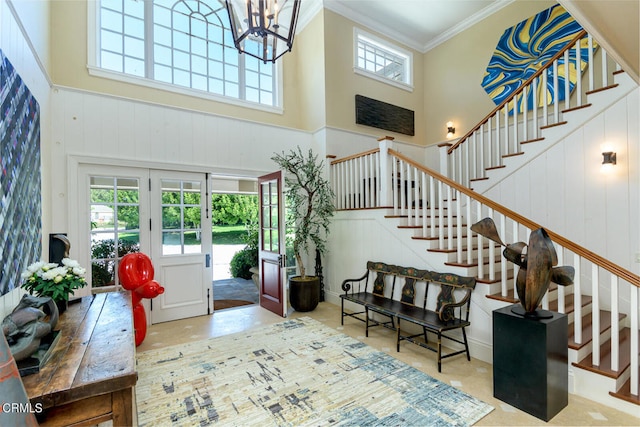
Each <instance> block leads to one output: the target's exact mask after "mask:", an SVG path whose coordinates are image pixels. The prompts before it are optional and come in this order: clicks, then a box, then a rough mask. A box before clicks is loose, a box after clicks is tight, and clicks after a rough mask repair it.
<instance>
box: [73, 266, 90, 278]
mask: <svg viewBox="0 0 640 427" xmlns="http://www.w3.org/2000/svg"><path fill="white" fill-rule="evenodd" d="M72 271H73V274H75V275H76V276H84V273H86V272H87V269H86V268H82V267H80V266H78V267H73V270H72Z"/></svg>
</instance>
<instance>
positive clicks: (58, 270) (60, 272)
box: [42, 267, 67, 283]
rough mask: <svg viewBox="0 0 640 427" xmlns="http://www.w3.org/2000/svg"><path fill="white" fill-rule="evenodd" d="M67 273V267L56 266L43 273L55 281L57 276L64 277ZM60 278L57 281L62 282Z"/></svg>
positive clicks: (43, 276)
mask: <svg viewBox="0 0 640 427" xmlns="http://www.w3.org/2000/svg"><path fill="white" fill-rule="evenodd" d="M66 274H67V269H66V268H65V267H55V268H52V269H50V270H47V271H45V272H44V273H42V278H43V279H45V280H53V281H55V279H56V276H62V277H64V276H65V275H66ZM60 280H61V279H59V280H58V281H57V282H60ZM57 282H56V283H57Z"/></svg>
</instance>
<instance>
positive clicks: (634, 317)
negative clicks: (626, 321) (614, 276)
mask: <svg viewBox="0 0 640 427" xmlns="http://www.w3.org/2000/svg"><path fill="white" fill-rule="evenodd" d="M629 286H630V290H629V293H630V295H629V297H630V298H629V299H630V300H631V313H630V314H631V315H630V318H631V319H630V322H631V325H630V329H631V330H632V331H637V330H638V329H640V325H639V324H638V323H639V322H638V313H639V312H640V307H639V305H640V301H638V297H639V296H640V292H638V287H637V286H634V285H629ZM638 347H639V345H638V334H637V333H636V334H631V394H633V395H634V396H638V375H639V372H638V368H639V366H638V365H639V363H638V350H639V348H638Z"/></svg>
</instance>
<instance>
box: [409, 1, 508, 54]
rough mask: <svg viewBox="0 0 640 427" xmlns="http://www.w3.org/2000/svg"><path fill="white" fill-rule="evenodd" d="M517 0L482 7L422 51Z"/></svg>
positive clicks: (433, 46) (426, 45)
mask: <svg viewBox="0 0 640 427" xmlns="http://www.w3.org/2000/svg"><path fill="white" fill-rule="evenodd" d="M515 1H516V0H498V1H496V2H495V3H493V4H491V5H489V6H487V7H485V8H484V9H482V10H480V11H479V12H477V13H475V14H474V15H471V16H470V17H468V18H467V19H464V20H462V21H460V22H459V23H458V24H456V25H454V26H453V27H451V28H449V29H448V30H447V31H445V32H444V33H442V34H440V35H439V36H438V37H436V38H435V39H433V40H432V41H430V42H429V43H427V44H425V45H424V46H422V49H421V52H422V53H425V52H428V51H430V50H431V49H433V48H435V47H436V46H438V45H440V44H442V43H444V42H446V41H447V40H449V39H451V38H453V37H454V36H456V35H458V34H460V33H461V32H463V31H465V30H467V29H469V28H471V27H473V26H474V25H475V24H477V23H478V22H480V21H482V20H483V19H485V18H487V17H488V16H491V15H493V14H494V13H496V12H497V11H499V10H500V9H502V8H504V7H506V6H508V5H510V4H511V3H513V2H515Z"/></svg>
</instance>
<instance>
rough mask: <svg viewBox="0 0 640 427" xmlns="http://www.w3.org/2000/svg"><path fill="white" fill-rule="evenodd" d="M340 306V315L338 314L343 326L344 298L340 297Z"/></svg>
mask: <svg viewBox="0 0 640 427" xmlns="http://www.w3.org/2000/svg"><path fill="white" fill-rule="evenodd" d="M340 307H341V308H342V315H341V316H340V324H341V325H342V326H344V298H340Z"/></svg>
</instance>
